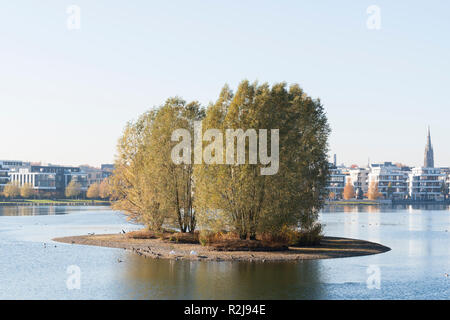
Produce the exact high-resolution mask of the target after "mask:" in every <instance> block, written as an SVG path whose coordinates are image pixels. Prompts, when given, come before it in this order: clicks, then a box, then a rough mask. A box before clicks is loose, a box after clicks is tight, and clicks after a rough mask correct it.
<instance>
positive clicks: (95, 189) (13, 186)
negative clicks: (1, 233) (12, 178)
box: [0, 178, 111, 200]
mask: <svg viewBox="0 0 450 320" xmlns="http://www.w3.org/2000/svg"><path fill="white" fill-rule="evenodd" d="M110 194H111V191H110V185H109V181H108V179H107V178H105V179H104V180H103V181H102V182H101V183H93V184H91V185H90V186H89V188H88V190H87V192H86V193H84V192H83V189H82V186H81V184H80V183H79V182H77V181H75V180H72V181H70V182H69V184H68V185H67V186H66V188H65V190H64V196H65V197H66V198H68V199H79V198H88V199H103V200H109V197H110ZM0 196H3V197H5V198H8V199H19V198H21V199H34V198H37V197H39V198H54V197H58V195H57V194H56V193H55V192H49V191H47V192H42V191H41V192H38V191H37V190H36V189H34V188H33V186H32V185H31V184H27V183H25V184H23V185H22V186H21V187H20V186H19V185H18V184H17V183H14V182H9V183H7V184H6V185H5V187H4V188H3V191H2V192H1V193H0ZM59 197H61V195H59Z"/></svg>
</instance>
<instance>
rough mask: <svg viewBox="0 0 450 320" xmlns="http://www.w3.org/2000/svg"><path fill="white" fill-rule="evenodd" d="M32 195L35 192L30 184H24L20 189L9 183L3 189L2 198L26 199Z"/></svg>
mask: <svg viewBox="0 0 450 320" xmlns="http://www.w3.org/2000/svg"><path fill="white" fill-rule="evenodd" d="M34 195H35V192H34V189H33V186H31V185H30V184H24V185H23V186H22V187H19V186H18V185H17V184H15V183H12V182H10V183H8V184H7V185H6V186H5V187H4V188H3V196H4V197H6V198H11V199H14V198H18V197H22V198H25V199H27V198H31V197H33V196H34Z"/></svg>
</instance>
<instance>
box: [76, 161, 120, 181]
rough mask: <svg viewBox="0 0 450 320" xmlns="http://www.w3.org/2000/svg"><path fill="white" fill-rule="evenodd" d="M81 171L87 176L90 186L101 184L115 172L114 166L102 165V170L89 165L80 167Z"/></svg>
mask: <svg viewBox="0 0 450 320" xmlns="http://www.w3.org/2000/svg"><path fill="white" fill-rule="evenodd" d="M80 169H81V171H83V172H84V173H86V174H87V177H88V178H87V179H88V185H91V184H94V183H101V182H102V181H103V180H104V179H105V178H108V177H109V176H110V175H111V174H112V172H113V170H114V165H113V164H102V165H101V168H95V167H91V166H88V165H84V166H80Z"/></svg>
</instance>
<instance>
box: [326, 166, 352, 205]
mask: <svg viewBox="0 0 450 320" xmlns="http://www.w3.org/2000/svg"><path fill="white" fill-rule="evenodd" d="M346 178H347V175H346V174H344V173H343V172H342V170H341V169H340V168H337V167H335V166H334V165H330V176H329V178H328V183H327V190H328V193H329V194H333V195H334V199H342V193H343V192H344V187H345V183H346Z"/></svg>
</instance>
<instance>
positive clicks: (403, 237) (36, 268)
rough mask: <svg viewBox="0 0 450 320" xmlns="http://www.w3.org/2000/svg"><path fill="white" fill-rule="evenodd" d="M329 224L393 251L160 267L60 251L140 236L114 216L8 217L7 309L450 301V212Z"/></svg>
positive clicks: (69, 211) (377, 215)
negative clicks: (107, 302) (46, 303)
mask: <svg viewBox="0 0 450 320" xmlns="http://www.w3.org/2000/svg"><path fill="white" fill-rule="evenodd" d="M320 220H321V222H322V223H324V224H325V233H326V235H329V236H338V237H348V238H357V239H363V240H369V241H374V242H379V243H381V244H383V245H386V246H388V247H390V248H391V249H392V250H391V251H389V252H386V253H382V254H378V255H371V256H363V257H351V258H340V259H327V260H305V261H298V262H277V263H267V262H266V263H262V262H259V263H257V262H205V261H169V260H153V259H146V258H144V257H140V256H137V255H135V254H133V253H131V252H127V251H125V250H123V249H114V248H103V247H92V246H81V245H71V244H62V243H56V242H53V241H51V239H52V238H55V237H63V236H71V235H83V234H87V233H96V234H100V233H118V232H121V231H122V230H125V231H130V230H136V229H139V228H140V226H138V225H134V224H130V223H128V222H127V221H126V219H125V217H124V216H123V215H122V214H121V213H120V212H117V211H113V210H111V209H109V208H107V207H58V206H54V207H45V206H35V207H0V299H449V298H450V290H449V286H450V277H446V276H445V274H450V236H449V232H450V211H449V208H448V206H439V205H436V206H433V205H429V206H417V207H416V206H396V207H393V206H389V207H374V206H336V207H327V208H325V209H324V210H323V212H322V213H321V215H320ZM120 261H121V262H120ZM71 266H72V267H71ZM73 266H75V267H73ZM73 268H76V270H77V272H79V273H77V274H79V278H77V279H79V282H77V283H78V284H79V289H77V288H73V285H72V286H71V285H70V283H72V282H70V279H72V278H71V277H72V276H73V275H72V274H70V273H68V271H71V270H74V269H73ZM68 279H69V281H68ZM67 282H69V286H68V284H67ZM75 287H77V286H75ZM69 288H71V289H69Z"/></svg>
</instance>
